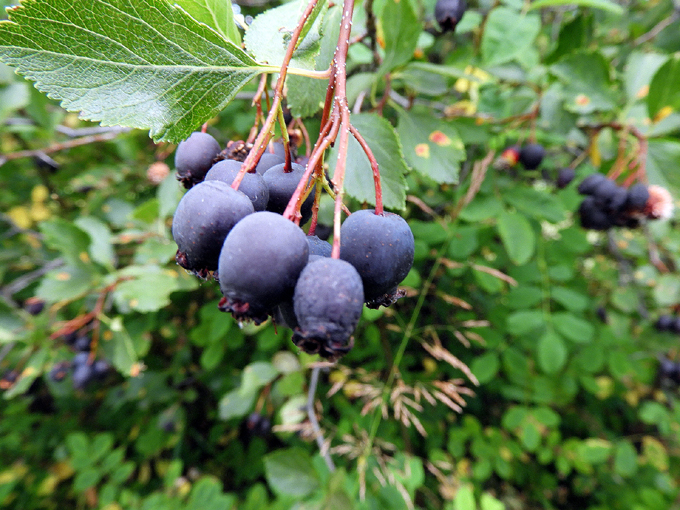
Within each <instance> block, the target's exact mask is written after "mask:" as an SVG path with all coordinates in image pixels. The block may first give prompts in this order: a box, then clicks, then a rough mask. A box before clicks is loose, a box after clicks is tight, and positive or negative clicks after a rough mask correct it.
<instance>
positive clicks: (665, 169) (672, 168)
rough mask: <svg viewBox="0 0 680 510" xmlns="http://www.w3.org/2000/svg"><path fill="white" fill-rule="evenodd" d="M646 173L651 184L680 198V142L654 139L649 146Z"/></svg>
mask: <svg viewBox="0 0 680 510" xmlns="http://www.w3.org/2000/svg"><path fill="white" fill-rule="evenodd" d="M646 162H647V165H646V168H645V169H646V172H647V178H648V179H649V183H650V184H658V185H659V186H663V187H664V188H667V189H668V190H669V191H670V192H671V194H672V195H673V196H674V197H678V196H680V172H678V171H677V170H678V168H680V142H678V141H677V140H673V139H652V140H649V143H648V146H647V161H646Z"/></svg>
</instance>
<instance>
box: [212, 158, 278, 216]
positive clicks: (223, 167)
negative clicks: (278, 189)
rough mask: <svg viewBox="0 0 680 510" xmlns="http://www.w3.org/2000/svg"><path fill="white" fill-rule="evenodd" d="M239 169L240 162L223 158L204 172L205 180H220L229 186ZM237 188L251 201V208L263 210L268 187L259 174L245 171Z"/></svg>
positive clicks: (266, 199) (266, 200) (267, 196)
mask: <svg viewBox="0 0 680 510" xmlns="http://www.w3.org/2000/svg"><path fill="white" fill-rule="evenodd" d="M240 171H241V162H240V161H235V160H233V159H225V160H223V161H219V162H218V163H215V164H214V165H213V167H212V168H211V169H210V170H209V171H208V173H207V174H205V180H206V181H222V182H224V183H226V184H228V185H229V186H231V183H232V182H234V179H236V176H237V175H238V173H239V172H240ZM238 190H239V191H240V192H241V193H243V194H244V195H245V196H247V197H248V198H249V199H250V201H251V202H252V203H253V209H255V210H256V211H264V210H265V209H266V208H267V202H269V189H268V188H267V185H266V184H265V182H264V179H263V178H262V176H261V175H259V174H256V173H246V174H245V175H244V176H243V180H242V181H241V184H239V186H238Z"/></svg>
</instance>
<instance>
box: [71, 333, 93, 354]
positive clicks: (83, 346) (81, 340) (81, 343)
mask: <svg viewBox="0 0 680 510" xmlns="http://www.w3.org/2000/svg"><path fill="white" fill-rule="evenodd" d="M73 348H74V349H75V350H76V351H78V352H90V337H88V336H86V335H83V336H79V337H78V338H77V339H76V341H75V343H74V344H73Z"/></svg>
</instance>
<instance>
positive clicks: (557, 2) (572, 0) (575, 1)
mask: <svg viewBox="0 0 680 510" xmlns="http://www.w3.org/2000/svg"><path fill="white" fill-rule="evenodd" d="M562 5H578V6H581V7H591V8H593V9H602V10H605V11H609V12H612V13H614V14H623V7H621V6H620V5H617V4H615V3H614V2H612V1H611V0H536V1H535V2H531V3H530V4H529V10H530V11H532V10H534V9H543V8H544V7H558V6H562Z"/></svg>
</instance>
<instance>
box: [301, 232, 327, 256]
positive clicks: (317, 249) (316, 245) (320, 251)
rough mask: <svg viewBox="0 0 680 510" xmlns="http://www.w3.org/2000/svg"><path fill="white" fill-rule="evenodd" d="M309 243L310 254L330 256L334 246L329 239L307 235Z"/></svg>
mask: <svg viewBox="0 0 680 510" xmlns="http://www.w3.org/2000/svg"><path fill="white" fill-rule="evenodd" d="M307 244H309V256H310V257H311V256H312V255H320V256H322V257H330V256H331V252H332V251H333V247H332V246H331V243H329V242H328V241H324V240H322V239H319V238H318V237H317V236H307Z"/></svg>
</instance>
